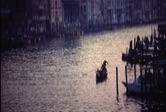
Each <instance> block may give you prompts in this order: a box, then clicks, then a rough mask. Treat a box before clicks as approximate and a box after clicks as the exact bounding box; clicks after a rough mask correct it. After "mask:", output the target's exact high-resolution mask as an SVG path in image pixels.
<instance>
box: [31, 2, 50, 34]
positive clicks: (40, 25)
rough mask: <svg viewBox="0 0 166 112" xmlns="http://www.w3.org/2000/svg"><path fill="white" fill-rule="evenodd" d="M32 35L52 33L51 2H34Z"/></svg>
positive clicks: (32, 8)
mask: <svg viewBox="0 0 166 112" xmlns="http://www.w3.org/2000/svg"><path fill="white" fill-rule="evenodd" d="M30 10H31V20H30V27H31V28H30V30H31V33H32V34H37V35H41V34H46V33H48V32H49V31H50V3H49V0H32V2H31V5H30Z"/></svg>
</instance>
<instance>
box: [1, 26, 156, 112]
mask: <svg viewBox="0 0 166 112" xmlns="http://www.w3.org/2000/svg"><path fill="white" fill-rule="evenodd" d="M154 28H157V25H155V24H151V25H144V26H138V27H130V28H120V29H116V30H113V31H101V32H98V33H89V34H84V35H83V36H76V37H63V38H52V39H45V40H44V42H43V41H42V42H40V43H38V44H35V45H29V46H26V47H24V48H18V49H11V50H8V51H5V52H3V53H1V111H2V112H59V111H62V112H65V111H67V112H68V111H72V112H80V111H88V112H89V111H90V112H94V111H102V112H116V111H118V112H137V111H138V112H139V111H140V109H141V108H142V105H143V103H142V102H141V99H140V98H139V97H135V96H128V97H127V96H126V94H125V92H126V89H125V87H124V86H123V85H122V83H121V82H122V81H125V70H124V68H125V64H126V63H125V62H123V61H122V60H121V55H122V53H123V52H125V51H126V47H129V42H130V40H133V39H134V38H135V37H137V36H138V35H139V36H140V37H143V36H150V35H151V33H152V29H154ZM104 60H107V61H108V63H109V65H107V70H108V79H107V80H106V81H104V82H101V83H96V77H95V71H96V70H97V68H100V66H101V64H102V62H103V61H104ZM116 66H117V67H118V72H119V97H118V98H117V97H116V79H115V78H116ZM137 71H138V69H137ZM133 73H134V72H133V68H129V69H128V74H129V78H130V79H131V80H132V79H133ZM137 73H138V72H137Z"/></svg>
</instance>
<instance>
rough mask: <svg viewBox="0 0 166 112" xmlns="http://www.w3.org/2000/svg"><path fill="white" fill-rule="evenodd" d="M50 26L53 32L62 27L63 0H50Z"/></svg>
mask: <svg viewBox="0 0 166 112" xmlns="http://www.w3.org/2000/svg"><path fill="white" fill-rule="evenodd" d="M50 27H51V33H54V32H57V31H59V30H61V28H62V0H50Z"/></svg>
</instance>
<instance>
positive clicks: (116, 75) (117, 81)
mask: <svg viewBox="0 0 166 112" xmlns="http://www.w3.org/2000/svg"><path fill="white" fill-rule="evenodd" d="M116 93H117V94H116V95H117V96H119V91H118V67H116Z"/></svg>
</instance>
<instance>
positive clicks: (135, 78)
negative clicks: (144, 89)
mask: <svg viewBox="0 0 166 112" xmlns="http://www.w3.org/2000/svg"><path fill="white" fill-rule="evenodd" d="M134 79H135V82H136V64H134Z"/></svg>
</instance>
